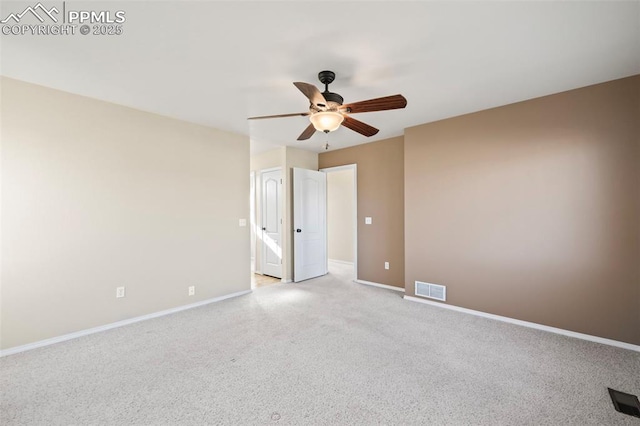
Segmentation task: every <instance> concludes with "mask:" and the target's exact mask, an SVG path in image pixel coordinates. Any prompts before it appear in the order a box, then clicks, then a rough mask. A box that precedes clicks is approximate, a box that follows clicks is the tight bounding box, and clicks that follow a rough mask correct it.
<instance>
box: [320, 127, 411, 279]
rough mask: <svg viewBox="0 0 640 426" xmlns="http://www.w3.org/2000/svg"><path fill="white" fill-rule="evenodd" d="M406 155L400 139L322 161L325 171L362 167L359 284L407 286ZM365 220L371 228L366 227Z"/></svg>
mask: <svg viewBox="0 0 640 426" xmlns="http://www.w3.org/2000/svg"><path fill="white" fill-rule="evenodd" d="M403 152H404V142H403V138H402V137H397V138H391V139H385V140H382V141H379V142H373V143H368V144H364V145H358V146H354V147H351V148H345V149H339V150H336V151H328V152H323V153H321V154H320V156H319V165H320V168H321V169H323V168H328V167H335V166H343V165H347V164H357V165H358V168H357V169H358V172H357V173H358V175H357V179H356V180H357V187H358V200H357V203H358V205H357V210H358V228H357V230H358V262H357V263H358V279H360V280H365V281H371V282H375V283H380V284H387V285H392V286H396V287H404V155H403ZM367 216H370V217H372V219H373V220H372V224H371V225H365V224H364V219H365V217H367ZM385 261H388V262H389V263H390V269H389V270H385V269H384V262H385Z"/></svg>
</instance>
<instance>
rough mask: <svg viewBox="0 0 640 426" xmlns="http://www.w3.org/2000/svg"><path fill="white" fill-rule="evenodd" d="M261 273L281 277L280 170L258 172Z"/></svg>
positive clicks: (281, 201)
mask: <svg viewBox="0 0 640 426" xmlns="http://www.w3.org/2000/svg"><path fill="white" fill-rule="evenodd" d="M260 183H261V185H260V191H261V197H260V202H261V203H260V204H261V205H260V210H261V229H259V231H258V232H257V234H258V236H259V238H260V239H261V244H260V245H259V246H260V247H261V250H260V263H261V271H260V272H261V273H262V274H263V275H269V276H272V277H276V278H282V213H283V212H282V205H283V200H282V196H283V194H282V192H283V191H282V170H281V169H280V168H279V167H278V168H275V169H267V170H262V172H261V173H260Z"/></svg>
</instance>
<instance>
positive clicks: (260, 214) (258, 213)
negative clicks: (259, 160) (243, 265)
mask: <svg viewBox="0 0 640 426" xmlns="http://www.w3.org/2000/svg"><path fill="white" fill-rule="evenodd" d="M276 171H279V172H280V197H281V200H279V204H280V206H279V211H280V217H279V220H280V227H279V228H278V237H279V238H280V250H281V251H280V279H283V278H284V267H283V256H284V255H285V253H284V250H283V248H282V245H283V238H284V214H285V212H284V210H285V209H284V206H283V203H284V199H285V198H286V194H285V188H284V173H283V168H282V167H270V168H268V169H261V170H260V171H259V172H258V173H259V178H258V179H257V180H258V181H259V182H260V191H259V194H260V195H259V197H258V198H259V199H260V208H259V209H256V216H257V217H259V224H258V226H257V229H256V232H258V231H259V232H260V235H261V237H260V262H257V261H256V264H257V263H260V271H257V270H256V273H258V274H260V275H264V268H263V266H264V262H265V261H266V254H265V242H264V231H263V230H262V228H263V223H262V222H263V220H264V187H263V186H262V175H263V174H264V173H269V172H276ZM256 257H257V255H256ZM256 266H257V265H256Z"/></svg>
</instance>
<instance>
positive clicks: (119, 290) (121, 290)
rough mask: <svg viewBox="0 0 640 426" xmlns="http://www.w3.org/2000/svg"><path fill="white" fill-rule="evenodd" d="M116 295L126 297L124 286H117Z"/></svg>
mask: <svg viewBox="0 0 640 426" xmlns="http://www.w3.org/2000/svg"><path fill="white" fill-rule="evenodd" d="M116 297H117V298H120V297H124V287H116Z"/></svg>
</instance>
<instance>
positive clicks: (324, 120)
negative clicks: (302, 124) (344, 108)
mask: <svg viewBox="0 0 640 426" xmlns="http://www.w3.org/2000/svg"><path fill="white" fill-rule="evenodd" d="M309 120H310V121H311V124H313V127H315V128H316V130H318V131H320V132H325V133H329V132H333V131H334V130H337V129H338V127H340V125H341V124H342V121H343V120H344V116H343V115H342V114H340V113H339V112H335V111H320V112H316V113H315V114H311V115H310V116H309Z"/></svg>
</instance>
